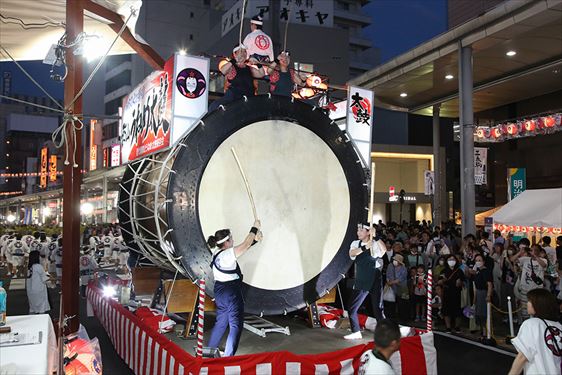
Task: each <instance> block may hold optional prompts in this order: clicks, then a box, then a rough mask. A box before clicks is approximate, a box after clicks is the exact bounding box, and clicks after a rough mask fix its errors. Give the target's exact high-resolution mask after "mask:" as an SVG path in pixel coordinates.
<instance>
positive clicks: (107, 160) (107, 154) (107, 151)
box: [103, 147, 109, 168]
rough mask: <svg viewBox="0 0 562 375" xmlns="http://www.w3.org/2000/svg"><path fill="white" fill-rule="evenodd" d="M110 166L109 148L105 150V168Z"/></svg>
mask: <svg viewBox="0 0 562 375" xmlns="http://www.w3.org/2000/svg"><path fill="white" fill-rule="evenodd" d="M108 166H109V147H105V148H104V149H103V167H104V168H107V167H108Z"/></svg>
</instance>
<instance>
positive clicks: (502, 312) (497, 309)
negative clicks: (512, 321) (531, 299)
mask: <svg viewBox="0 0 562 375" xmlns="http://www.w3.org/2000/svg"><path fill="white" fill-rule="evenodd" d="M492 308H493V309H494V310H496V311H497V312H499V313H501V314H506V315H508V314H509V312H508V311H503V310H501V309H500V308H498V307H496V306H494V304H493V303H492ZM521 310H523V307H520V308H518V309H517V310H513V311H512V314H515V313H518V312H519V311H521Z"/></svg>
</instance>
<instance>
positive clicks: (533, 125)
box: [523, 120, 537, 132]
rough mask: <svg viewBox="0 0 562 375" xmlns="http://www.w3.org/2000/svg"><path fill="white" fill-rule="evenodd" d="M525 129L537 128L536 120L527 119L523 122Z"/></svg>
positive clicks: (530, 130)
mask: <svg viewBox="0 0 562 375" xmlns="http://www.w3.org/2000/svg"><path fill="white" fill-rule="evenodd" d="M523 124H524V126H525V131H528V132H534V131H535V129H536V128H537V122H536V121H535V120H527V121H525V122H524V123H523Z"/></svg>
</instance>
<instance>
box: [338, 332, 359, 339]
mask: <svg viewBox="0 0 562 375" xmlns="http://www.w3.org/2000/svg"><path fill="white" fill-rule="evenodd" d="M343 338H344V339H346V340H361V339H362V338H363V335H362V334H361V331H357V332H353V333H350V334H349V335H346V336H344V337H343Z"/></svg>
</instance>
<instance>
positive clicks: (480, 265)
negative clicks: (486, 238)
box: [476, 262, 484, 268]
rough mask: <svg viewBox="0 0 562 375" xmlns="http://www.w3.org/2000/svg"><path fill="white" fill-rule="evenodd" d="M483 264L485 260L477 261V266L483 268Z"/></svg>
mask: <svg viewBox="0 0 562 375" xmlns="http://www.w3.org/2000/svg"><path fill="white" fill-rule="evenodd" d="M483 265H484V262H476V267H477V268H482V266H483Z"/></svg>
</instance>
